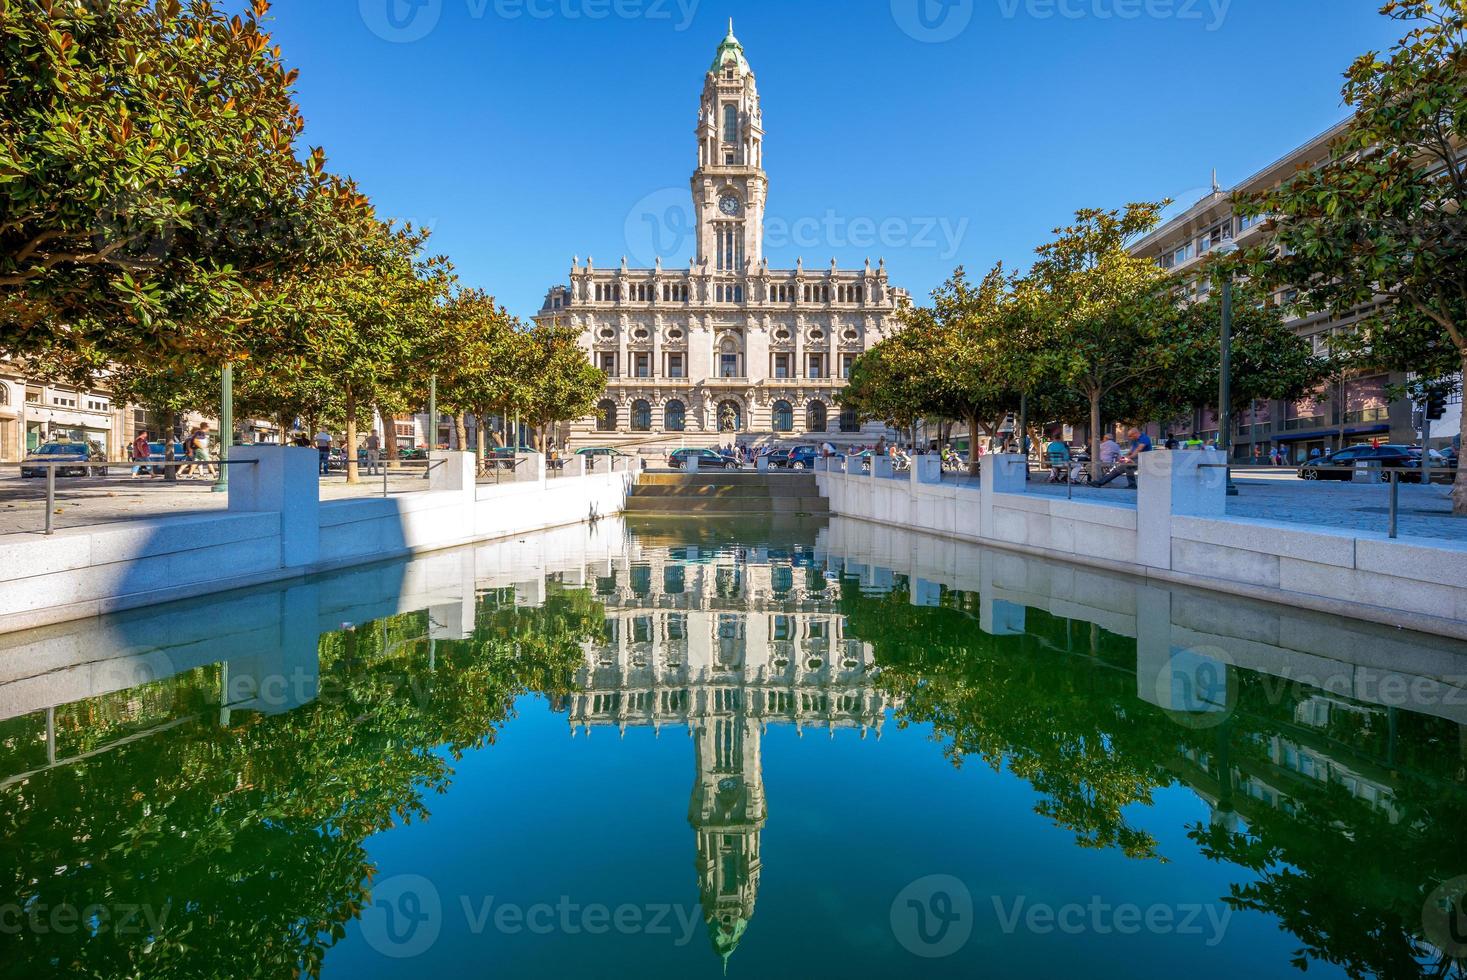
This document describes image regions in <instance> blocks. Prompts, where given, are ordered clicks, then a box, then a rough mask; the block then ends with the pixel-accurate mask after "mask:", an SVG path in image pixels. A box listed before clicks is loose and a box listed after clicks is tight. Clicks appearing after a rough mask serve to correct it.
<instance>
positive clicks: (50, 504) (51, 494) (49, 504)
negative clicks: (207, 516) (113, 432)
mask: <svg viewBox="0 0 1467 980" xmlns="http://www.w3.org/2000/svg"><path fill="white" fill-rule="evenodd" d="M258 462H259V460H258V459H210V460H202V459H172V460H169V459H160V460H158V461H157V462H154V461H153V460H152V458H151V457H149V458H148V459H145V460H135V461H133V462H130V463H119V462H114V461H112V460H99V461H95V462H94V461H93V460H90V459H87V460H81V461H79V460H75V459H70V460H60V459H56V460H39V459H32V460H26V461H24V462H20V463H0V466H14V467H17V468H20V469H27V470H30V469H44V470H45V471H46V530H45V531H44V532H42V533H44V534H47V535H51V534H55V533H56V529H55V528H54V527H52V523H53V522H52V520H51V517H52V515H54V514H55V513H56V471H57V470H58V469H61V468H63V467H64V468H66V469H71V468H74V467H77V466H85V467H87V468H92V467H94V466H102V467H105V466H132V467H138V466H153V467H161V468H164V469H166V468H167V467H170V466H172V467H174V468H178V467H180V466H253V465H255V464H256V463H258Z"/></svg>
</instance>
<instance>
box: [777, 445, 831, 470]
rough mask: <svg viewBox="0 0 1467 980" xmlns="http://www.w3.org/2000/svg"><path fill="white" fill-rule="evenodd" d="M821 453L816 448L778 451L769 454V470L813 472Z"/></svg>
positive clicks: (803, 447)
mask: <svg viewBox="0 0 1467 980" xmlns="http://www.w3.org/2000/svg"><path fill="white" fill-rule="evenodd" d="M819 457H820V451H819V450H818V449H816V448H815V447H814V446H796V447H795V448H793V449H778V450H775V451H774V452H772V453H770V454H769V468H770V469H774V470H812V469H814V468H815V460H816V459H818V458H819Z"/></svg>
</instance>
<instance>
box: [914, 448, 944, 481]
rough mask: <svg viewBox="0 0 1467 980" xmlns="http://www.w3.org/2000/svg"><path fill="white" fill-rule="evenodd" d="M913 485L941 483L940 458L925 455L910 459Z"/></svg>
mask: <svg viewBox="0 0 1467 980" xmlns="http://www.w3.org/2000/svg"><path fill="white" fill-rule="evenodd" d="M912 482H913V483H941V482H942V457H941V456H934V455H932V454H930V453H929V454H927V455H926V456H913V457H912Z"/></svg>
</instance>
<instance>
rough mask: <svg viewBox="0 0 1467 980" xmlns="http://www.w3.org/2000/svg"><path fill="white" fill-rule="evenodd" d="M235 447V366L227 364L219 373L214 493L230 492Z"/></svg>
mask: <svg viewBox="0 0 1467 980" xmlns="http://www.w3.org/2000/svg"><path fill="white" fill-rule="evenodd" d="M232 445H234V365H233V364H230V363H228V362H226V363H225V365H224V367H223V369H222V370H221V371H220V372H219V466H218V467H217V469H218V470H219V472H218V474H217V475H216V476H215V477H214V487H213V489H214V492H215V493H228V492H229V447H230V446H232Z"/></svg>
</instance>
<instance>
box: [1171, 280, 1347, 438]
mask: <svg viewBox="0 0 1467 980" xmlns="http://www.w3.org/2000/svg"><path fill="white" fill-rule="evenodd" d="M1218 268H1219V274H1220V275H1232V270H1231V269H1230V268H1224V267H1223V264H1221V263H1220V264H1219V266H1218ZM1232 288H1233V323H1232V333H1231V338H1232V342H1231V351H1232V355H1231V357H1232V371H1231V381H1230V388H1229V390H1230V391H1231V393H1232V404H1231V405H1229V406H1228V408H1229V410H1230V411H1232V412H1233V414H1234V416H1235V417H1237V416H1238V415H1239V414H1240V413H1242V412H1245V411H1247V410H1249V409H1250V408H1251V406H1252V405H1253V404H1254V403H1255V402H1258V401H1267V400H1279V401H1292V400H1294V399H1297V398H1301V397H1303V396H1304V395H1307V394H1309V393H1310V392H1311V391H1315V390H1316V389H1318V387H1319V386H1320V384H1322V383H1323V382H1325V381H1326V380H1327V379H1328V378H1329V377H1330V374H1331V371H1332V370H1333V369H1334V366H1333V365H1332V363H1331V360H1330V358H1328V357H1321V356H1318V355H1316V354H1315V353H1314V349H1313V347H1312V345H1311V344H1310V343H1309V341H1308V340H1306V339H1304V338H1303V337H1300V336H1299V335H1298V334H1296V333H1295V332H1294V331H1293V330H1291V329H1290V328H1289V327H1288V326H1287V325H1286V323H1285V310H1284V308H1282V307H1279V306H1277V305H1275V304H1273V303H1272V302H1271V301H1270V296H1269V293H1268V291H1267V289H1265V288H1264V287H1262V286H1260V285H1259V284H1258V283H1256V282H1252V281H1242V282H1239V283H1236V284H1235V285H1234V286H1233V287H1232ZM1178 317H1179V318H1180V319H1181V320H1182V321H1183V323H1184V324H1185V326H1184V328H1183V330H1182V331H1181V333H1182V334H1183V335H1184V336H1186V337H1189V338H1192V342H1193V343H1195V344H1196V350H1197V354H1198V356H1196V357H1192V358H1181V359H1178V360H1177V362H1176V365H1175V368H1174V370H1172V371H1171V372H1169V373H1168V374H1167V376H1166V378H1165V379H1163V383H1164V387H1165V390H1166V393H1167V399H1168V400H1169V401H1171V402H1172V403H1174V404H1176V405H1177V406H1179V407H1183V408H1192V407H1195V406H1202V405H1216V404H1217V399H1218V370H1219V364H1220V361H1221V357H1220V354H1214V353H1213V352H1215V351H1218V350H1219V349H1220V346H1221V340H1222V290H1221V289H1220V288H1219V289H1213V290H1212V291H1211V292H1209V294H1208V295H1207V297H1206V298H1205V299H1203V300H1201V301H1199V302H1195V303H1188V304H1186V305H1184V306H1182V307H1181V308H1180V309H1179V311H1178Z"/></svg>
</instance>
